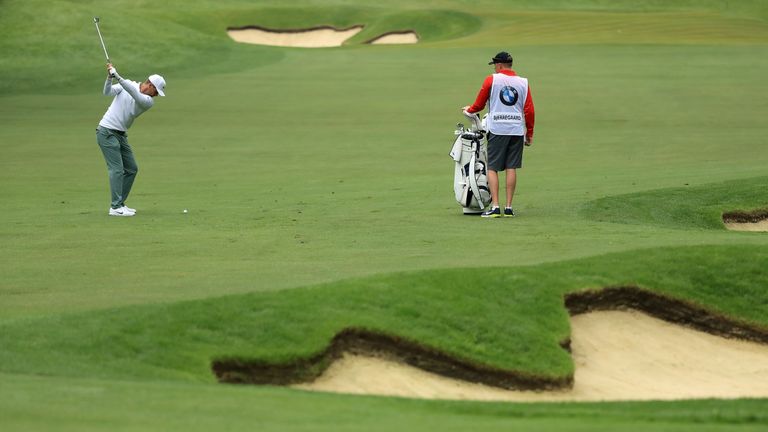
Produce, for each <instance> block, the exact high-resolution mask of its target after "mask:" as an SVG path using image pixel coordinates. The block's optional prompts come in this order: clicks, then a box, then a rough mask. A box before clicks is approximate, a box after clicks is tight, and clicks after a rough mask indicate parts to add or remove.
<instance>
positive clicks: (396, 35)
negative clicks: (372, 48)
mask: <svg viewBox="0 0 768 432" xmlns="http://www.w3.org/2000/svg"><path fill="white" fill-rule="evenodd" d="M418 41H419V36H418V35H417V34H416V32H413V31H404V32H391V33H385V34H383V35H381V36H379V37H377V38H374V39H371V40H370V41H368V42H367V43H369V44H373V45H398V44H415V43H416V42H418Z"/></svg>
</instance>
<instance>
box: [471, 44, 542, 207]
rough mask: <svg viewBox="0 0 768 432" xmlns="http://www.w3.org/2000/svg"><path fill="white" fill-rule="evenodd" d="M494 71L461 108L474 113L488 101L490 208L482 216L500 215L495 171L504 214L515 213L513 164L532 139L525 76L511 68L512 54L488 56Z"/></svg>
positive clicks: (531, 113)
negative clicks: (502, 184)
mask: <svg viewBox="0 0 768 432" xmlns="http://www.w3.org/2000/svg"><path fill="white" fill-rule="evenodd" d="M488 64H489V65H493V70H494V73H493V74H492V75H489V76H488V77H487V78H486V79H485V81H483V86H482V87H481V88H480V93H478V95H477V99H476V100H475V103H474V104H473V105H472V106H465V107H463V108H462V109H461V110H462V111H467V112H468V113H470V114H473V113H477V112H480V111H482V110H483V108H485V104H486V103H488V104H489V107H488V111H489V113H488V118H487V120H486V122H487V124H486V128H487V129H488V167H489V168H490V170H489V171H488V183H489V186H490V188H491V201H492V202H491V208H490V209H489V210H488V211H485V212H483V214H482V216H483V217H492V218H497V217H501V211H500V210H499V171H505V172H506V186H507V205H506V207H505V208H504V216H507V217H511V216H514V215H515V211H514V210H512V198H513V196H514V194H515V186H516V185H517V171H516V170H517V168H520V167H521V166H522V165H523V144H525V145H526V146H529V145H531V144H532V143H533V122H534V109H533V98H532V97H531V90H530V88H529V87H528V80H527V79H525V78H523V77H519V76H517V74H516V73H515V71H514V70H512V56H511V55H509V53H507V52H503V51H502V52H500V53H498V54H496V56H494V57H493V58H492V59H491V62H490V63H488Z"/></svg>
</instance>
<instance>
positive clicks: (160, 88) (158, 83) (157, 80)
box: [149, 74, 165, 96]
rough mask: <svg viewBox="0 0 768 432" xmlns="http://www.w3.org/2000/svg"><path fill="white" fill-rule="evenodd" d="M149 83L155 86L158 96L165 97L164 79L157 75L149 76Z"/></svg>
mask: <svg viewBox="0 0 768 432" xmlns="http://www.w3.org/2000/svg"><path fill="white" fill-rule="evenodd" d="M149 82H151V83H152V85H153V86H155V88H156V89H157V94H159V95H160V96H165V78H163V77H161V76H160V75H157V74H155V75H150V76H149Z"/></svg>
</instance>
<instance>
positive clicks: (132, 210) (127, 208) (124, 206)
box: [123, 205, 136, 214]
mask: <svg viewBox="0 0 768 432" xmlns="http://www.w3.org/2000/svg"><path fill="white" fill-rule="evenodd" d="M123 208H124V209H126V210H128V211H129V212H131V213H133V214H136V209H132V208H130V207H128V206H127V205H123Z"/></svg>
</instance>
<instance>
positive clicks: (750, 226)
mask: <svg viewBox="0 0 768 432" xmlns="http://www.w3.org/2000/svg"><path fill="white" fill-rule="evenodd" d="M725 227H726V228H728V229H729V230H734V231H753V232H768V220H763V221H760V222H726V223H725Z"/></svg>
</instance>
